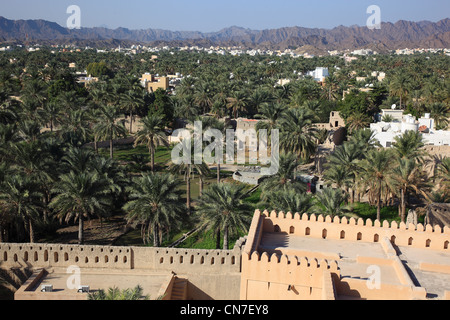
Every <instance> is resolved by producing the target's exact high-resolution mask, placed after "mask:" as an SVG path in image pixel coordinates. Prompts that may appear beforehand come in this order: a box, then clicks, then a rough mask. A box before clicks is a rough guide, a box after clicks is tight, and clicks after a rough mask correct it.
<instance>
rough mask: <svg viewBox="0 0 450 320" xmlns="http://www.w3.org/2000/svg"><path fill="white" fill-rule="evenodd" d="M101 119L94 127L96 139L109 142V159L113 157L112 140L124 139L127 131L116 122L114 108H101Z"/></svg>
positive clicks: (121, 124)
mask: <svg viewBox="0 0 450 320" xmlns="http://www.w3.org/2000/svg"><path fill="white" fill-rule="evenodd" d="M100 110H101V114H102V116H101V119H102V121H100V122H99V123H97V124H96V126H95V127H94V132H95V135H96V137H97V139H98V140H99V139H105V140H109V152H110V157H111V159H112V158H113V156H114V151H113V148H114V143H113V141H114V139H117V138H119V137H124V136H125V135H126V132H127V130H126V129H125V126H124V125H123V123H121V122H119V123H118V122H117V121H116V120H117V109H116V108H115V107H114V106H103V107H102V108H101V109H100Z"/></svg>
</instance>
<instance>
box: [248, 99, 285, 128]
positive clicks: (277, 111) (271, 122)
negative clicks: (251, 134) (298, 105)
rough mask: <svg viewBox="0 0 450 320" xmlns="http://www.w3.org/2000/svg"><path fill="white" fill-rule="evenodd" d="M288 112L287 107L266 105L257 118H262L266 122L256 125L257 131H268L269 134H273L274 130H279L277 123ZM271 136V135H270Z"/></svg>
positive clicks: (272, 104)
mask: <svg viewBox="0 0 450 320" xmlns="http://www.w3.org/2000/svg"><path fill="white" fill-rule="evenodd" d="M286 110H287V107H286V106H285V105H283V104H280V103H264V104H262V105H261V106H260V107H259V109H258V111H259V112H258V114H257V115H256V116H255V117H260V118H262V119H264V121H259V122H258V123H257V124H256V130H257V131H259V130H261V129H265V130H267V132H269V134H270V132H272V130H273V129H275V128H277V123H278V121H279V120H280V118H281V117H282V116H283V113H284V112H285V111H286ZM269 136H270V135H269Z"/></svg>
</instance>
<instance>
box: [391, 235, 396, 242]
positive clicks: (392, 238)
mask: <svg viewBox="0 0 450 320" xmlns="http://www.w3.org/2000/svg"><path fill="white" fill-rule="evenodd" d="M395 239H396V238H395V236H392V237H391V243H392V244H395Z"/></svg>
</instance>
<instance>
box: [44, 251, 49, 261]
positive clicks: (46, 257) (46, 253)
mask: <svg viewBox="0 0 450 320" xmlns="http://www.w3.org/2000/svg"><path fill="white" fill-rule="evenodd" d="M44 261H45V262H47V261H48V250H45V251H44Z"/></svg>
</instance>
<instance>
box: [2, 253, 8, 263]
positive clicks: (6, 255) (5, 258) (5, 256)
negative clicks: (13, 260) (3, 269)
mask: <svg viewBox="0 0 450 320" xmlns="http://www.w3.org/2000/svg"><path fill="white" fill-rule="evenodd" d="M3 261H8V253H7V252H6V251H5V252H3Z"/></svg>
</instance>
